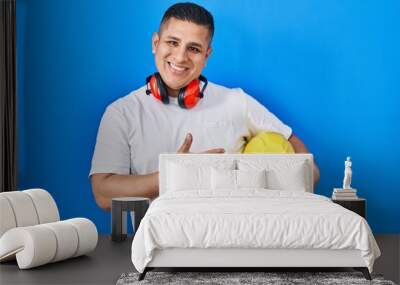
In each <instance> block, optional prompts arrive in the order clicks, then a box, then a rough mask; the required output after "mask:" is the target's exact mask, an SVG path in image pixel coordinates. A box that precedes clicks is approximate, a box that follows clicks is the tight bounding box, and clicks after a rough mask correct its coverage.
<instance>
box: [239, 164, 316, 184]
mask: <svg viewBox="0 0 400 285" xmlns="http://www.w3.org/2000/svg"><path fill="white" fill-rule="evenodd" d="M238 167H239V169H240V170H247V171H254V170H262V169H266V176H267V179H266V181H267V188H268V189H272V190H290V191H306V190H307V185H308V183H309V182H308V178H307V177H308V175H309V173H308V172H309V169H308V167H307V164H306V161H305V160H278V159H276V160H273V159H271V160H268V161H267V160H265V161H264V160H242V161H241V160H239V161H238Z"/></svg>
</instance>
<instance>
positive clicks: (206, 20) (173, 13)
mask: <svg viewBox="0 0 400 285" xmlns="http://www.w3.org/2000/svg"><path fill="white" fill-rule="evenodd" d="M171 18H176V19H178V20H181V21H188V22H192V23H195V24H197V25H201V26H205V27H207V29H208V31H209V32H210V43H211V40H212V38H213V36H214V18H213V16H212V15H211V13H210V12H208V11H207V10H206V9H205V8H203V7H201V6H200V5H197V4H194V3H190V2H186V3H177V4H174V5H172V6H171V7H169V8H168V10H167V11H165V13H164V16H163V17H162V19H161V23H160V27H161V26H162V25H163V24H164V23H165V22H167V21H168V20H169V19H171Z"/></svg>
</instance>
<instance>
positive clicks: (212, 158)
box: [132, 154, 380, 280]
mask: <svg viewBox="0 0 400 285" xmlns="http://www.w3.org/2000/svg"><path fill="white" fill-rule="evenodd" d="M312 168H313V157H312V155H311V154H290V155H287V154H273V155H272V154H262V155H259V154H247V155H244V154H162V155H160V158H159V173H160V174H159V175H160V176H159V183H160V186H159V189H160V190H159V191H160V196H159V197H158V198H157V199H155V200H154V201H153V202H152V203H151V205H150V207H149V209H148V211H147V213H146V215H145V217H144V218H143V220H142V221H141V223H140V226H139V227H138V229H137V231H136V234H135V237H134V240H133V242H132V262H133V264H134V266H135V268H136V269H137V270H138V271H139V272H140V273H141V274H140V276H139V279H140V280H141V279H143V278H144V277H145V274H146V272H147V271H149V270H151V269H153V268H158V267H168V268H171V267H180V268H181V267H196V268H198V267H224V268H226V267H235V268H238V269H239V268H240V269H241V270H243V268H250V267H251V268H254V267H262V268H266V267H302V268H304V267H319V268H320V267H353V268H355V269H358V270H361V271H362V272H363V274H364V276H365V278H367V279H371V277H370V274H369V273H370V272H372V268H373V264H374V261H375V259H376V258H377V257H379V255H380V251H379V248H378V246H377V244H376V241H375V239H374V237H373V235H372V231H371V229H370V227H369V225H368V223H367V222H366V220H365V219H364V218H362V217H361V216H359V215H357V214H355V213H353V212H351V211H349V210H347V209H345V208H343V207H341V206H340V205H337V204H335V203H333V202H332V201H331V200H330V199H328V198H326V197H324V196H321V195H316V194H314V193H313V177H312Z"/></svg>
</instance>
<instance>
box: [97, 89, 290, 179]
mask: <svg viewBox="0 0 400 285" xmlns="http://www.w3.org/2000/svg"><path fill="white" fill-rule="evenodd" d="M145 90H146V86H143V87H142V88H140V89H138V90H136V91H133V92H131V93H130V94H129V95H127V96H125V97H122V98H120V99H118V100H116V101H115V102H113V103H112V104H110V105H109V106H108V107H107V109H106V111H105V113H104V115H103V118H102V119H101V123H100V127H99V130H98V134H97V141H96V147H95V150H94V154H93V159H92V168H91V170H90V174H89V175H92V174H94V173H115V174H134V175H143V174H148V173H152V172H155V171H158V155H159V154H160V153H175V152H176V151H177V150H178V148H179V147H180V146H181V145H182V143H183V142H184V139H185V136H186V134H187V133H191V134H192V135H193V143H192V146H191V148H190V151H191V152H194V153H196V152H202V151H206V150H208V149H211V148H224V149H225V152H226V153H236V152H239V151H240V150H241V149H242V148H243V147H244V144H245V142H246V141H245V138H249V137H251V136H253V135H255V134H256V133H257V132H259V131H262V130H263V131H273V132H278V133H281V134H282V135H283V136H284V137H286V138H289V137H290V135H291V133H292V130H291V128H290V127H288V126H287V125H285V124H284V123H282V122H281V121H280V120H279V119H278V118H277V117H275V115H273V114H272V113H271V112H269V111H268V110H267V109H266V108H265V107H264V106H263V105H261V104H260V103H258V102H257V101H256V100H255V99H254V98H252V97H251V96H249V95H247V94H246V93H244V92H243V90H242V89H229V88H226V87H223V86H220V85H216V84H213V83H211V82H210V83H209V84H208V86H207V88H206V90H205V92H204V97H203V99H201V100H200V101H199V102H198V103H197V105H196V106H195V107H194V108H192V109H183V108H181V107H180V106H179V105H178V102H177V99H176V98H172V97H170V103H169V104H167V105H166V104H163V103H162V102H161V101H159V100H156V99H155V98H154V97H153V95H150V96H148V95H146V93H145Z"/></svg>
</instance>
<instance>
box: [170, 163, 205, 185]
mask: <svg viewBox="0 0 400 285" xmlns="http://www.w3.org/2000/svg"><path fill="white" fill-rule="evenodd" d="M167 171H168V177H167V189H168V191H185V190H193V189H210V180H211V179H210V167H207V166H205V167H201V166H189V167H188V166H185V165H182V164H177V163H173V162H171V163H169V164H168V169H167Z"/></svg>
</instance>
